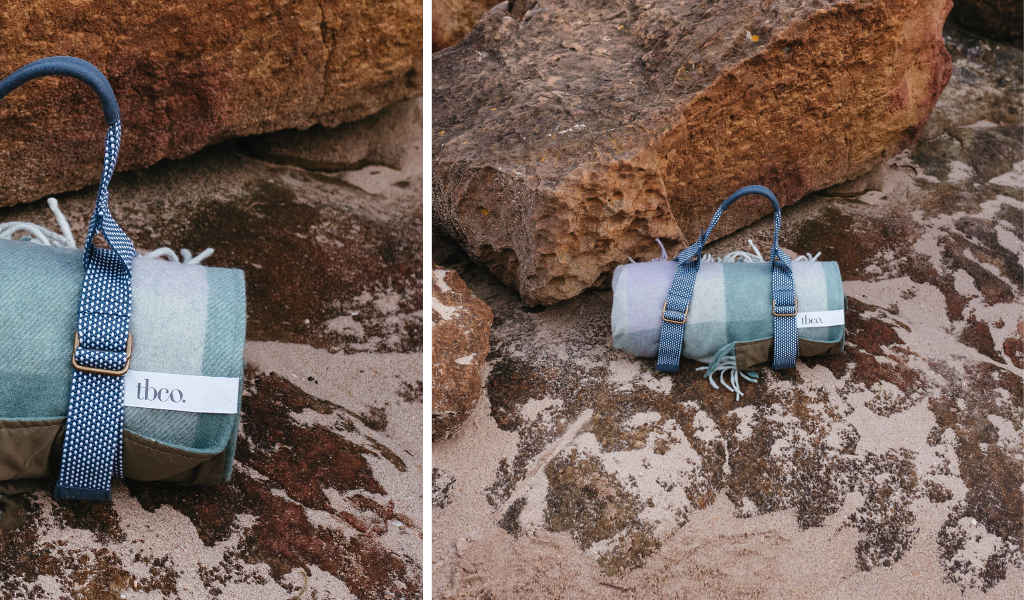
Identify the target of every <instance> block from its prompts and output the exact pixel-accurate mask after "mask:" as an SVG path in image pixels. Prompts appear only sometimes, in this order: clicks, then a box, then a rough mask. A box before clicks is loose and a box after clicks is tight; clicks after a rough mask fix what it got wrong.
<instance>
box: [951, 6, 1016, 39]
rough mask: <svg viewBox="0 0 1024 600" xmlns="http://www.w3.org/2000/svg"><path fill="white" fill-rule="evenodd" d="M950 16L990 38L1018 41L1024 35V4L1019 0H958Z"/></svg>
mask: <svg viewBox="0 0 1024 600" xmlns="http://www.w3.org/2000/svg"><path fill="white" fill-rule="evenodd" d="M949 16H951V17H953V18H954V19H955V20H956V21H957V23H960V24H961V25H963V26H964V27H966V28H967V29H969V30H971V31H973V32H974V33H978V34H980V35H983V36H985V37H988V38H993V39H997V40H1007V41H1016V42H1017V44H1018V46H1019V45H1020V40H1021V37H1024V4H1022V3H1020V2H1017V0H956V2H954V3H953V10H952V11H950V13H949Z"/></svg>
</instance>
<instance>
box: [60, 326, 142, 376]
mask: <svg viewBox="0 0 1024 600" xmlns="http://www.w3.org/2000/svg"><path fill="white" fill-rule="evenodd" d="M78 344H79V340H78V332H77V331H76V332H75V349H74V350H72V351H71V366H72V367H74V368H76V369H78V370H79V371H81V372H83V373H94V374H96V375H114V376H117V377H120V376H121V375H124V374H125V373H127V372H128V367H129V366H130V365H131V364H132V334H130V333H129V334H128V347H127V348H126V350H127V356H125V358H124V368H123V369H118V370H116V371H114V370H112V369H97V368H94V367H83V366H82V365H80V364H78V361H77V360H76V359H75V354H76V353H77V352H78Z"/></svg>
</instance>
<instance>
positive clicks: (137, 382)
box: [124, 371, 238, 415]
mask: <svg viewBox="0 0 1024 600" xmlns="http://www.w3.org/2000/svg"><path fill="white" fill-rule="evenodd" d="M124 405H125V406H135V407H138V408H156V409H159V410H178V411H182V412H194V413H216V414H221V415H233V414H235V413H237V412H238V378H237V377H204V376H203V375H174V374H171V373H149V372H147V371H128V372H127V373H125V375H124Z"/></svg>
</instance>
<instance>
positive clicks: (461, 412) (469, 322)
mask: <svg viewBox="0 0 1024 600" xmlns="http://www.w3.org/2000/svg"><path fill="white" fill-rule="evenodd" d="M432 293H433V310H432V311H431V319H432V324H433V325H432V326H433V329H432V333H431V335H432V336H433V341H432V344H433V355H432V358H431V364H432V365H433V378H432V380H431V388H432V390H433V394H432V402H433V405H434V406H433V412H432V413H431V424H432V429H433V438H434V439H435V440H439V439H449V438H451V437H452V436H453V435H455V433H456V432H457V431H458V430H459V428H460V427H461V426H462V424H463V423H464V422H465V421H466V419H467V418H469V415H470V414H471V413H472V412H473V409H474V408H475V407H476V403H477V400H478V399H479V398H480V389H481V386H482V385H483V372H482V370H483V366H484V362H485V361H486V359H487V354H488V353H489V352H490V351H491V345H490V336H491V322H492V320H493V315H492V314H491V309H490V308H488V307H487V304H485V303H484V301H483V300H481V299H479V298H477V297H476V296H474V295H473V292H471V291H470V290H469V288H467V287H466V284H465V283H464V282H463V281H462V279H460V278H459V274H458V273H456V272H455V271H453V270H450V269H442V268H441V267H438V266H436V265H435V266H434V277H433V284H432Z"/></svg>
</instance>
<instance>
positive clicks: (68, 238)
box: [0, 198, 213, 265]
mask: <svg viewBox="0 0 1024 600" xmlns="http://www.w3.org/2000/svg"><path fill="white" fill-rule="evenodd" d="M46 204H47V205H48V206H49V207H50V210H51V211H53V216H54V218H55V219H56V220H57V226H58V227H59V228H60V233H56V232H53V231H50V230H49V229H47V228H45V227H40V226H39V225H36V224H35V223H28V222H25V221H8V222H6V223H0V239H2V240H14V239H17V240H19V241H27V242H32V243H33V244H40V245H42V246H57V247H58V248H77V247H78V244H77V243H76V242H75V237H74V235H72V233H71V225H69V224H68V220H67V218H65V217H64V213H62V212H61V210H60V206H58V205H57V199H56V198H48V199H47V200H46ZM17 233H22V234H27V235H22V236H21V237H19V238H15V234H17ZM211 254H213V248H207V249H206V250H203V251H202V252H200V253H199V254H197V255H195V256H192V252H191V251H190V250H189V249H188V248H182V249H181V258H180V259H179V258H178V255H177V254H176V253H175V252H174V250H171V249H170V248H168V247H166V246H164V247H162V248H157V249H156V250H153V251H152V252H147V253H146V254H142V255H140V256H139V258H153V259H157V258H163V259H166V260H169V261H171V262H175V263H185V264H186V265H199V264H202V263H203V261H204V260H206V259H207V258H209V257H210V255H211Z"/></svg>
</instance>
